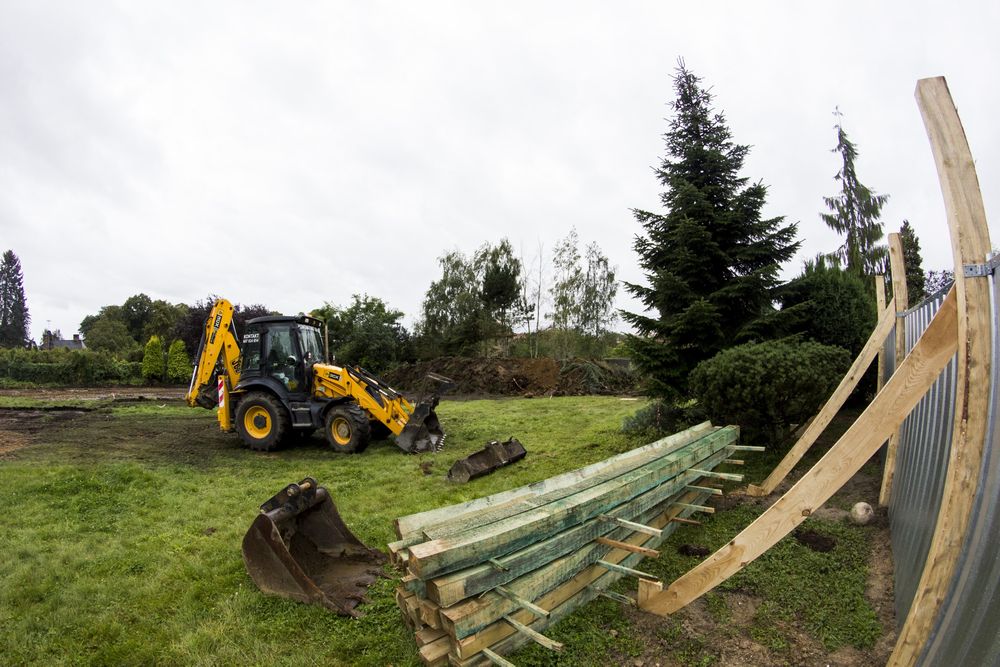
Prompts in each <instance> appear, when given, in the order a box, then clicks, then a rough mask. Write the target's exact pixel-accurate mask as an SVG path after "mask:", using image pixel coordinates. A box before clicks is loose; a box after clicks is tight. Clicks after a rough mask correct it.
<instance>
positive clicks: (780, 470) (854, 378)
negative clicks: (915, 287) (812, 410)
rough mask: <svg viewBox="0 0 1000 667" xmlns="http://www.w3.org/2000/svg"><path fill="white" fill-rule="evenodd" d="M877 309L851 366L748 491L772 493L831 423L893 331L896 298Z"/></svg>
mask: <svg viewBox="0 0 1000 667" xmlns="http://www.w3.org/2000/svg"><path fill="white" fill-rule="evenodd" d="M880 312H881V315H880V316H879V320H878V323H877V324H876V325H875V330H874V331H872V334H871V336H869V337H868V341H867V342H866V343H865V346H864V347H863V348H861V352H859V353H858V356H857V358H855V360H854V363H852V364H851V367H850V368H849V369H848V370H847V373H846V374H845V375H844V377H843V379H841V381H840V384H838V385H837V388H836V389H834V390H833V393H832V394H830V398H828V399H826V403H825V404H824V405H823V407H822V408H820V411H819V412H818V413H816V416H815V417H813V419H812V421H811V422H810V423H809V427H808V428H807V429H806V430H805V433H803V434H802V437H800V438H799V439H798V440H797V441H796V442H795V444H794V445H792V448H791V449H789V450H788V453H787V454H785V457H784V458H783V459H781V462H780V463H779V464H778V465H777V466H775V468H774V470H772V471H771V474H770V475H768V476H767V478H766V479H765V480H764V481H763V482H761V483H760V486H757V485H755V484H750V485H749V486H748V487H747V495H749V496H758V497H760V496H768V495H771V494H772V493H774V490H775V489H776V488H777V487H778V485H779V484H781V482H782V481H783V480H784V479H785V477H787V476H788V473H790V472H791V471H792V468H794V467H795V465H796V464H797V463H798V462H799V461H801V460H802V457H803V456H805V454H806V452H808V451H809V448H810V447H812V446H813V443H815V442H816V439H817V438H819V436H820V435H822V434H823V431H825V430H826V427H827V426H829V425H830V422H831V421H833V418H834V417H836V416H837V413H838V412H839V411H840V409H841V408H842V407H844V403H845V402H846V401H847V398H848V397H849V396H850V395H851V392H853V391H854V388H855V387H857V386H858V382H860V381H861V378H862V377H864V374H865V371H866V370H867V369H868V367H869V366H870V365H871V363H872V359H874V358H875V355H876V354H878V351H879V350H881V349H882V347H883V345H884V343H885V339H886V337H887V336H888V335H889V332H890V331H892V327H893V324H894V323H895V321H896V307H895V301H893V302H892V303H890V304H889V306H888V307H887V308H885V309H884V310H882V311H880Z"/></svg>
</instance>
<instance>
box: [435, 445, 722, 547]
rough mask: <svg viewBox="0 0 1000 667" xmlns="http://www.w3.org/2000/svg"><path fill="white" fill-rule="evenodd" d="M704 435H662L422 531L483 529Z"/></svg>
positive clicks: (443, 534)
mask: <svg viewBox="0 0 1000 667" xmlns="http://www.w3.org/2000/svg"><path fill="white" fill-rule="evenodd" d="M716 430H718V429H716ZM709 432H710V431H709ZM704 435H708V433H707V432H706V433H703V432H702V429H698V430H692V429H688V430H687V431H682V432H681V433H680V434H675V435H674V436H670V437H668V438H662V439H661V440H658V441H657V442H656V443H653V445H647V446H645V447H640V448H639V449H635V450H632V451H631V452H626V453H627V454H629V456H628V457H626V458H625V459H621V460H620V461H618V462H616V463H615V464H614V465H610V466H606V467H603V468H601V469H599V470H597V471H595V472H594V473H593V474H590V475H587V476H585V477H582V478H581V479H579V480H577V481H576V482H575V483H572V484H567V485H562V486H560V487H559V488H555V489H552V490H551V491H548V492H546V493H542V494H539V495H536V496H532V497H531V498H526V499H522V500H520V501H519V502H516V503H506V504H504V505H501V506H498V507H495V508H492V509H489V510H485V511H483V512H481V513H477V514H476V515H475V517H474V519H468V518H465V517H462V518H449V519H447V520H445V521H443V522H441V523H439V524H436V525H433V526H427V527H425V528H424V529H423V530H422V531H421V532H422V533H423V534H424V536H425V537H426V538H427V540H435V539H440V538H444V537H449V536H453V535H458V534H461V533H465V532H468V531H470V530H482V529H483V528H484V527H485V526H487V525H491V524H494V523H496V522H498V521H502V520H504V519H508V518H511V517H514V516H516V515H519V514H522V513H524V512H528V511H530V510H534V509H537V508H540V507H543V506H545V505H548V504H550V503H554V502H557V501H559V500H562V499H564V498H568V497H570V496H573V495H575V494H577V493H580V492H582V491H586V490H587V489H590V488H592V487H594V486H597V485H598V484H601V483H603V482H608V481H611V480H614V479H617V478H619V477H621V476H622V475H624V474H626V473H629V472H631V471H634V470H637V469H639V468H642V467H643V466H646V465H649V464H652V463H655V462H656V461H658V460H660V459H662V458H663V457H664V456H666V455H668V454H670V453H673V452H677V451H679V450H681V449H683V448H684V447H687V446H688V445H690V444H692V443H693V442H696V441H698V440H700V439H701V437H704ZM595 465H597V464H595Z"/></svg>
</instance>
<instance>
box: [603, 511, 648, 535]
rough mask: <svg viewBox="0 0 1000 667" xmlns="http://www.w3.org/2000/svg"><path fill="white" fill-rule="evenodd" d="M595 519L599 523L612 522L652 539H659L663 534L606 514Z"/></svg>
mask: <svg viewBox="0 0 1000 667" xmlns="http://www.w3.org/2000/svg"><path fill="white" fill-rule="evenodd" d="M597 518H598V519H600V520H601V521H613V522H614V523H617V524H618V525H619V526H621V527H622V528H628V529H629V530H633V531H635V532H637V533H645V534H646V535H652V536H653V537H659V536H660V534H661V533H663V531H662V530H660V529H659V528H651V527H650V526H645V525H643V524H641V523H635V522H634V521H626V520H625V519H619V518H618V517H613V516H609V515H607V514H602V515H600V516H599V517H597Z"/></svg>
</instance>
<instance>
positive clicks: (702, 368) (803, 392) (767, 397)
mask: <svg viewBox="0 0 1000 667" xmlns="http://www.w3.org/2000/svg"><path fill="white" fill-rule="evenodd" d="M850 365H851V355H850V353H849V352H848V351H847V350H845V349H843V348H841V347H834V346H831V345H822V344H820V343H814V342H796V341H785V340H782V341H768V342H765V343H751V344H748V345H740V346H738V347H733V348H730V349H728V350H724V351H722V352H720V353H719V354H717V355H715V356H714V357H712V358H711V359H708V360H706V361H703V362H701V363H700V364H698V366H697V367H696V368H695V369H694V371H693V372H692V373H691V378H690V387H691V393H692V395H693V396H694V397H695V398H696V399H697V400H698V403H699V405H700V406H701V407H702V409H704V410H705V412H706V413H707V414H708V415H709V417H710V418H711V419H712V421H713V422H714V423H716V424H720V425H721V424H738V425H739V426H740V427H741V429H742V439H743V440H744V441H745V442H766V443H767V444H768V445H771V446H775V445H778V444H780V443H781V442H782V441H783V440H784V439H785V437H786V436H787V433H788V429H789V426H791V425H793V424H801V423H803V422H804V421H806V420H807V419H809V418H810V417H812V416H813V415H814V414H816V412H817V411H818V410H819V408H820V407H821V406H822V405H823V403H824V402H825V401H826V399H827V398H828V397H829V396H830V394H831V393H832V392H833V390H834V389H835V388H836V386H837V384H838V383H839V382H840V379H841V378H842V377H843V376H844V374H845V373H846V372H847V369H848V367H850Z"/></svg>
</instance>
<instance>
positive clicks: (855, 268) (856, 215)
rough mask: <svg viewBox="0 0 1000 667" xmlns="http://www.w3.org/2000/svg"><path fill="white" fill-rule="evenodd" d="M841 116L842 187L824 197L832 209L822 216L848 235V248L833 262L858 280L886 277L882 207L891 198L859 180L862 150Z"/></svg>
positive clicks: (837, 150) (841, 249)
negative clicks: (851, 138) (870, 277)
mask: <svg viewBox="0 0 1000 667" xmlns="http://www.w3.org/2000/svg"><path fill="white" fill-rule="evenodd" d="M834 115H836V116H837V124H836V125H835V126H834V128H835V129H836V130H837V146H836V147H835V148H834V149H833V152H834V153H839V154H840V157H841V160H842V164H841V168H840V171H838V172H837V175H836V176H834V179H835V180H837V181H838V182H839V183H840V194H838V195H836V196H833V197H823V203H824V204H826V206H827V208H829V209H830V212H829V213H820V217H821V218H822V219H823V222H825V223H826V224H827V226H828V227H829V228H830V229H832V230H834V231H835V232H837V233H839V234H844V235H845V238H844V244H843V245H842V246H840V247H839V248H838V249H837V250H835V251H833V252H832V253H830V254H829V257H830V259H833V260H834V261H837V262H839V263H840V264H841V266H843V267H844V268H846V269H847V270H848V271H849V272H851V273H853V274H855V275H857V276H862V277H865V276H873V275H875V274H877V273H885V265H886V260H887V258H888V251H887V250H886V247H885V246H884V245H880V241H881V240H882V237H883V236H884V235H885V233H884V232H883V230H882V223H881V222H880V221H879V216H880V215H881V214H882V207H883V206H884V205H885V203H886V202H887V201H888V200H889V195H878V194H875V192H874V191H873V190H871V189H869V188H868V187H867V186H866V185H865V184H864V183H862V182H861V181H860V180H859V179H858V172H857V168H856V167H855V166H854V162H855V160H857V158H858V149H857V147H856V146H855V145H854V143H853V142H852V141H851V140H850V139H848V137H847V132H845V131H844V128H843V126H842V125H841V123H840V118H841V116H842V115H843V114H841V113H840V110H839V109H838V110H836V111H834Z"/></svg>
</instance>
